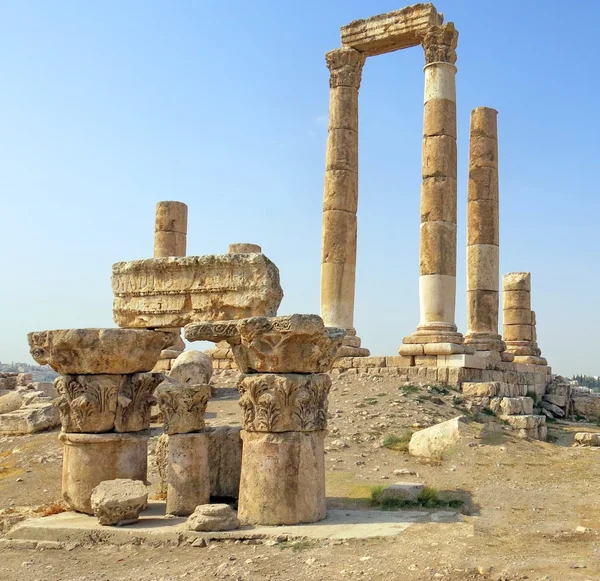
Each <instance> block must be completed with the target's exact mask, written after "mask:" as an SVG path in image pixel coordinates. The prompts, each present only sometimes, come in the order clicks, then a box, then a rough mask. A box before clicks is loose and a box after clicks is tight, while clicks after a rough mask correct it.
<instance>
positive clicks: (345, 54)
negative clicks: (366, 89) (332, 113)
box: [325, 48, 367, 90]
mask: <svg viewBox="0 0 600 581" xmlns="http://www.w3.org/2000/svg"><path fill="white" fill-rule="evenodd" d="M366 58H367V57H366V56H365V55H364V54H363V53H362V52H359V51H357V50H355V49H353V48H337V49H335V50H332V51H330V52H328V53H327V54H326V55H325V62H326V63H327V68H328V69H329V71H330V73H331V74H330V76H329V86H330V87H331V88H332V89H333V88H335V87H354V88H355V89H357V90H358V89H359V88H360V81H361V78H362V68H363V65H364V64H365V60H366Z"/></svg>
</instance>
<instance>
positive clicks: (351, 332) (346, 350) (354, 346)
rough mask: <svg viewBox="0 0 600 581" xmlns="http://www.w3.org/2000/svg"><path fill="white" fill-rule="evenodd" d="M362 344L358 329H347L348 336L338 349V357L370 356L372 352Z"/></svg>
mask: <svg viewBox="0 0 600 581" xmlns="http://www.w3.org/2000/svg"><path fill="white" fill-rule="evenodd" d="M360 344H361V339H360V337H359V336H358V335H357V334H356V329H346V336H345V337H344V340H343V341H342V346H341V347H340V350H339V351H338V357H369V355H371V352H370V351H369V350H368V349H366V348H365V347H361V346H360Z"/></svg>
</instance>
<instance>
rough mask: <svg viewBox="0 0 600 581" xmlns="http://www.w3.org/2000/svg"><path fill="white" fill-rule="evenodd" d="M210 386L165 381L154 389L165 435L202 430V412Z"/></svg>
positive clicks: (204, 408) (208, 395) (206, 402)
mask: <svg viewBox="0 0 600 581" xmlns="http://www.w3.org/2000/svg"><path fill="white" fill-rule="evenodd" d="M209 397H210V385H189V384H183V383H177V382H175V381H173V380H168V379H167V380H166V381H163V383H161V384H160V385H159V386H158V388H157V389H156V399H157V401H158V406H159V407H160V411H161V412H162V414H163V417H164V418H165V426H164V430H165V434H169V435H172V434H187V433H190V432H199V431H200V430H203V429H204V412H205V411H206V405H207V404H208V398H209Z"/></svg>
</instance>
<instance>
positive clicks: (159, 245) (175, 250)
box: [154, 202, 188, 372]
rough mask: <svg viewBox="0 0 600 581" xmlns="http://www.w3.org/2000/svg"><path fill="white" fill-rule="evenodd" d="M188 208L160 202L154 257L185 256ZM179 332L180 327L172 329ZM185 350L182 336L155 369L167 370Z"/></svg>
mask: <svg viewBox="0 0 600 581" xmlns="http://www.w3.org/2000/svg"><path fill="white" fill-rule="evenodd" d="M187 214H188V208H187V205H186V204H184V203H183V202H158V203H157V204H156V217H155V221H154V258H165V257H168V256H185V255H186V246H187V219H188V216H187ZM171 330H172V331H175V332H177V333H179V329H177V328H176V329H171ZM184 350H185V343H184V342H183V341H182V340H181V336H178V337H177V342H176V343H174V344H173V345H171V346H169V348H168V349H165V350H164V351H163V352H162V353H161V356H160V359H159V361H158V362H157V364H156V367H155V368H154V371H157V372H165V371H169V369H170V368H171V363H172V361H173V359H175V358H176V357H177V355H179V353H181V352H182V351H184Z"/></svg>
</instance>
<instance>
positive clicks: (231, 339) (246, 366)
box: [185, 314, 345, 373]
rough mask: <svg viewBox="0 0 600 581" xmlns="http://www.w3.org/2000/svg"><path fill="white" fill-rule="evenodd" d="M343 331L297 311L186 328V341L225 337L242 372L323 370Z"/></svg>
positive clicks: (328, 367)
mask: <svg viewBox="0 0 600 581" xmlns="http://www.w3.org/2000/svg"><path fill="white" fill-rule="evenodd" d="M344 334H345V331H344V329H338V328H336V327H325V325H324V324H323V319H321V317H319V316H318V315H299V314H295V315H289V316H285V317H251V318H249V319H242V320H240V321H223V322H203V323H192V324H190V325H187V326H186V327H185V337H186V339H188V341H203V340H204V341H213V342H215V343H218V342H220V341H222V340H226V341H227V342H228V343H229V344H230V345H231V347H232V350H233V355H234V357H235V360H236V363H237V364H238V367H239V368H240V371H242V373H252V372H257V373H326V372H328V371H330V370H331V368H332V366H333V362H334V360H335V358H336V357H337V355H338V351H339V349H340V347H341V346H342V341H343V339H344Z"/></svg>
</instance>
